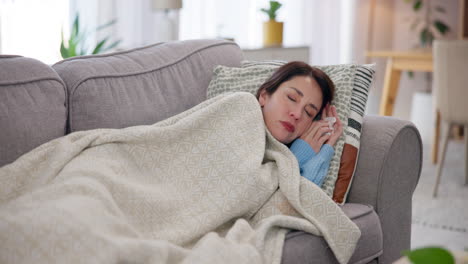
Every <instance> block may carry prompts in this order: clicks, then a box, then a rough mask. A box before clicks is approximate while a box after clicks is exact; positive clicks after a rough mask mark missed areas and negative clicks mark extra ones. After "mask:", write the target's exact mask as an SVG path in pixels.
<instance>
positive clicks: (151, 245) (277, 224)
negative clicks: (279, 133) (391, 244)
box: [0, 93, 360, 264]
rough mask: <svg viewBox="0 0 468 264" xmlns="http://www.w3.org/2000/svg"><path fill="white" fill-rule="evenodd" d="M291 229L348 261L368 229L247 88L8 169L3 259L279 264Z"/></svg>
mask: <svg viewBox="0 0 468 264" xmlns="http://www.w3.org/2000/svg"><path fill="white" fill-rule="evenodd" d="M289 229H299V230H304V231H307V232H310V233H313V234H316V235H322V236H324V237H325V239H326V240H327V242H328V244H329V245H330V247H331V249H332V250H333V252H334V253H335V255H336V257H337V259H338V260H339V261H340V263H346V262H347V261H348V260H349V258H350V257H351V255H352V253H353V251H354V248H355V245H356V242H357V240H358V239H359V236H360V231H359V229H358V228H357V227H356V225H355V224H354V223H353V222H351V221H350V220H349V219H348V218H347V217H346V216H345V215H344V214H343V213H342V211H341V209H340V208H339V207H338V206H337V205H336V204H335V203H334V202H333V201H332V200H331V199H330V198H329V197H328V196H327V195H326V194H325V193H324V192H323V191H322V190H320V188H318V187H317V186H316V185H314V184H312V183H310V182H308V181H307V180H305V179H304V178H303V177H301V176H300V174H299V169H298V165H297V161H296V159H295V157H294V155H293V154H292V153H291V152H290V151H289V150H288V148H287V147H286V146H284V145H283V144H281V143H279V142H278V141H276V140H275V139H274V138H273V137H272V136H271V135H270V134H269V132H268V131H266V129H265V126H264V122H263V118H262V112H261V110H260V107H259V105H258V102H257V100H256V98H255V97H254V96H252V95H251V94H248V93H234V94H228V95H221V96H218V97H215V98H213V99H211V100H208V101H205V102H203V103H201V104H200V105H198V106H196V107H194V108H192V109H190V110H188V111H186V112H183V113H181V114H179V115H176V116H174V117H172V118H169V119H167V120H165V121H162V122H159V123H156V124H154V125H151V126H137V127H129V128H125V129H98V130H90V131H83V132H76V133H72V134H70V135H68V136H65V137H62V138H59V139H56V140H53V141H51V142H49V143H46V144H44V145H42V146H40V147H38V148H36V149H34V150H33V151H31V152H29V153H27V154H26V155H24V156H22V157H21V158H19V159H18V160H17V161H15V162H14V163H12V164H9V165H7V166H4V167H2V168H0V263H3V264H7V263H14V264H20V263H86V264H89V263H280V262H281V253H282V246H283V243H284V237H285V234H286V232H287V230H289Z"/></svg>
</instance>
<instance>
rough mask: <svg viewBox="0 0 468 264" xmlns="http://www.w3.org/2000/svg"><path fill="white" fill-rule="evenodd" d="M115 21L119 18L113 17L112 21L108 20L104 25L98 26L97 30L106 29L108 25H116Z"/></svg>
mask: <svg viewBox="0 0 468 264" xmlns="http://www.w3.org/2000/svg"><path fill="white" fill-rule="evenodd" d="M115 23H117V18H115V19H112V20H111V21H109V22H107V23H105V24H103V25H100V26H98V27H97V28H96V31H99V30H102V29H104V28H106V27H110V26H112V25H114V24H115Z"/></svg>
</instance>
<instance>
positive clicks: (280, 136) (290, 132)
mask: <svg viewBox="0 0 468 264" xmlns="http://www.w3.org/2000/svg"><path fill="white" fill-rule="evenodd" d="M259 102H260V105H261V106H262V112H263V119H264V120H265V124H266V126H267V128H268V130H269V131H270V133H271V134H272V135H273V136H274V137H275V138H276V139H277V140H278V141H280V142H281V143H283V144H289V143H291V142H292V141H293V140H295V139H296V138H298V137H300V136H301V135H302V133H304V131H306V130H307V129H308V128H309V127H310V125H311V124H312V121H313V120H314V118H315V116H316V115H317V114H318V112H319V110H320V108H321V106H322V91H321V89H320V87H319V85H318V83H317V82H316V81H315V80H314V79H313V78H311V77H309V76H295V77H293V78H292V79H290V80H289V81H286V82H283V83H282V84H281V85H280V86H279V87H278V89H277V90H276V91H275V92H274V93H273V94H272V95H269V94H267V93H266V91H265V90H263V91H262V92H261V93H260V97H259Z"/></svg>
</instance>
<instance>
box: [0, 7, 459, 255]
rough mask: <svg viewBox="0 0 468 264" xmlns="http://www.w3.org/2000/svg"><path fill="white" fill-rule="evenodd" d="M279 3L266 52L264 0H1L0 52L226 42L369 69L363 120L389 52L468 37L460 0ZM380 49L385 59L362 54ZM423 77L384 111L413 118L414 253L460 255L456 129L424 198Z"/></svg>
mask: <svg viewBox="0 0 468 264" xmlns="http://www.w3.org/2000/svg"><path fill="white" fill-rule="evenodd" d="M279 2H280V3H281V7H280V8H279V9H277V10H276V18H275V20H276V21H280V22H282V23H283V26H282V27H283V28H282V32H281V33H282V39H281V42H280V43H276V44H275V45H267V44H266V42H265V40H264V35H265V32H264V23H265V22H266V21H268V20H269V16H268V15H267V13H266V12H262V11H261V8H268V7H269V5H270V1H268V0H236V1H232V0H100V1H94V0H41V1H38V0H0V53H1V54H18V55H22V56H27V57H32V58H36V59H38V60H40V61H43V62H45V63H47V64H53V63H55V62H57V61H60V60H62V59H63V58H66V57H70V56H75V55H85V54H91V53H105V52H112V51H119V50H126V49H131V48H136V47H141V46H145V45H150V44H153V43H157V42H164V41H175V40H187V39H200V38H225V39H230V40H233V41H235V42H236V43H237V44H238V45H239V46H240V47H241V48H242V49H243V50H244V52H245V56H246V59H283V60H304V61H306V62H308V63H310V64H312V65H328V64H342V63H360V64H362V63H375V64H376V66H375V67H376V68H375V69H376V75H375V79H374V82H373V86H372V88H371V91H370V95H369V100H368V104H367V110H366V113H367V114H382V112H381V110H380V107H381V103H382V100H381V98H382V93H383V90H384V86H385V85H384V83H385V73H386V67H387V62H388V59H389V56H390V55H388V54H395V53H398V52H409V53H410V54H414V53H417V54H420V53H422V54H426V55H427V56H431V52H432V51H431V48H432V41H433V40H434V39H446V40H455V39H465V38H468V33H467V31H468V22H467V21H468V18H467V17H468V11H467V8H468V3H467V2H468V1H466V0H327V1H323V0H282V1H279ZM465 13H466V15H465ZM379 51H384V52H387V53H385V54H387V55H381V56H376V55H375V53H374V55H371V54H372V52H379ZM431 59H432V57H431ZM410 64H411V63H410ZM467 66H468V65H467ZM431 71H432V68H431V70H425V71H418V70H415V71H413V70H406V71H403V72H402V74H401V78H400V79H399V80H397V83H398V94H397V95H396V98H395V99H394V100H393V101H394V105H393V112H392V113H391V114H390V115H393V116H395V117H398V118H401V119H406V120H411V121H413V122H414V123H415V124H416V126H417V127H418V128H419V130H420V133H421V136H422V138H423V144H424V155H425V156H424V167H423V172H422V175H421V180H420V184H419V185H418V188H417V190H416V193H415V198H414V212H413V218H414V221H413V246H414V247H416V246H424V245H430V244H438V245H444V246H446V247H449V248H453V249H457V250H460V249H461V250H463V249H466V248H468V231H467V229H468V210H467V209H466V206H465V205H464V204H465V202H466V201H467V199H468V191H467V187H466V185H463V183H464V165H463V164H464V159H463V157H464V151H465V150H464V147H463V146H464V145H463V142H462V139H463V131H461V132H460V131H459V132H458V134H457V135H454V136H453V137H452V139H454V140H452V141H450V143H449V146H448V148H449V151H448V154H447V164H448V165H446V167H447V168H446V169H445V171H444V172H443V173H444V176H443V178H442V183H441V186H440V187H439V190H440V191H439V197H438V198H437V199H434V198H432V196H431V195H430V192H431V191H432V189H431V188H432V187H433V185H434V181H435V169H436V167H435V166H436V165H435V164H434V163H433V162H432V160H431V159H430V151H431V147H432V146H431V145H432V138H433V137H434V129H433V128H434V116H435V110H434V108H433V105H432V104H433V100H434V98H433V95H432V73H431ZM467 89H468V88H467ZM466 110H467V111H468V108H467V109H466ZM465 135H466V133H465ZM465 155H466V154H465ZM444 185H445V187H444Z"/></svg>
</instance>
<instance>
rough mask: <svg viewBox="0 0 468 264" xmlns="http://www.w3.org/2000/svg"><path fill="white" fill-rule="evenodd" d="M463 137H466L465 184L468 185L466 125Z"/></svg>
mask: <svg viewBox="0 0 468 264" xmlns="http://www.w3.org/2000/svg"><path fill="white" fill-rule="evenodd" d="M463 136H464V137H465V184H468V124H465V131H463Z"/></svg>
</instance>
